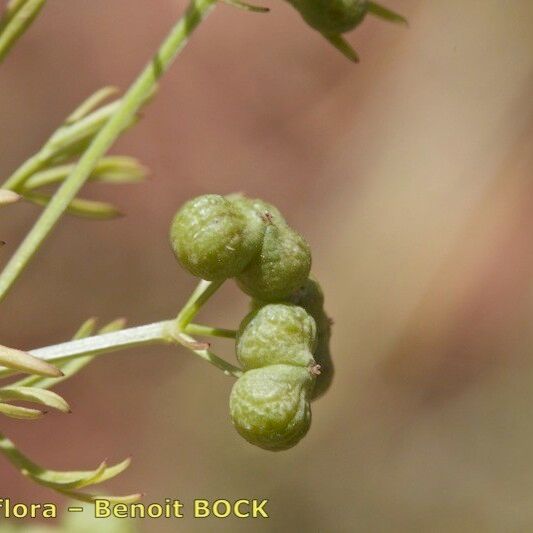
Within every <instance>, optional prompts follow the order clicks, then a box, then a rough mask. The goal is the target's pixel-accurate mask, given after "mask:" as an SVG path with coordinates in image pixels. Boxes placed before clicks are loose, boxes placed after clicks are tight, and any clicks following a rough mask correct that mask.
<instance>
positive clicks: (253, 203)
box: [226, 194, 287, 226]
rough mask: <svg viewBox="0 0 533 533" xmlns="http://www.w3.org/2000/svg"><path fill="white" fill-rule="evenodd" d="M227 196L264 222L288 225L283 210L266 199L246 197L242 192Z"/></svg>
mask: <svg viewBox="0 0 533 533" xmlns="http://www.w3.org/2000/svg"><path fill="white" fill-rule="evenodd" d="M226 198H227V199H228V200H230V201H231V202H233V203H234V204H236V205H238V206H239V207H240V208H241V209H242V210H244V211H247V212H248V214H249V215H250V216H252V215H253V216H256V217H259V218H260V219H261V221H262V222H266V223H274V224H276V225H282V226H286V225H287V222H286V221H285V218H284V217H283V215H282V214H281V211H280V210H279V209H278V208H277V207H274V206H273V205H272V204H269V203H268V202H265V201H264V200H261V199H259V198H246V196H243V195H242V194H230V195H228V196H226Z"/></svg>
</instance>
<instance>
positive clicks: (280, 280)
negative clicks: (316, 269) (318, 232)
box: [237, 224, 311, 302]
mask: <svg viewBox="0 0 533 533" xmlns="http://www.w3.org/2000/svg"><path fill="white" fill-rule="evenodd" d="M310 271H311V251H310V249H309V245H308V244H307V242H306V241H305V240H304V238H303V237H302V236H301V235H300V234H299V233H297V232H296V231H294V230H292V229H291V228H289V227H288V226H281V225H277V224H268V225H267V227H266V230H265V235H264V238H263V244H262V246H261V249H260V252H259V253H258V254H257V255H256V256H255V257H254V258H253V259H252V260H251V261H250V263H249V264H248V266H247V267H246V269H245V270H243V271H242V272H241V273H240V274H239V275H238V276H237V283H238V285H239V287H240V288H241V289H242V290H243V291H244V292H245V293H247V294H249V295H250V296H252V297H254V298H258V299H260V300H264V301H267V302H277V301H282V300H284V299H286V298H288V297H289V296H290V295H291V294H292V292H294V291H295V290H296V289H297V288H298V287H299V286H300V285H302V284H303V283H304V282H305V280H306V279H307V277H308V276H309V272H310Z"/></svg>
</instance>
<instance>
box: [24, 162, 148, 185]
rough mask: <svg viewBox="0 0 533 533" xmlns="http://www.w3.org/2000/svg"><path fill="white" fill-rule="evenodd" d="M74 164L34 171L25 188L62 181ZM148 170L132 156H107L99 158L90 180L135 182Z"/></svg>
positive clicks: (146, 173)
mask: <svg viewBox="0 0 533 533" xmlns="http://www.w3.org/2000/svg"><path fill="white" fill-rule="evenodd" d="M75 166H76V165H75V164H69V165H58V166H55V167H51V168H48V169H46V170H42V171H41V172H37V173H35V174H34V175H33V176H31V177H30V178H29V179H28V180H27V181H26V182H25V183H24V188H25V189H29V190H32V189H38V188H39V187H44V186H45V185H52V184H55V183H61V182H62V181H64V180H65V179H66V178H67V177H68V176H69V175H70V173H71V172H72V171H73V170H74V168H75ZM147 175H148V170H147V169H146V168H145V167H143V166H142V165H141V164H140V163H139V161H137V160H136V159H134V158H133V157H126V156H109V157H104V158H103V159H101V160H100V161H99V162H98V164H97V165H96V167H95V168H94V170H93V171H92V173H91V175H90V176H89V180H90V181H101V182H104V183H112V184H115V183H118V184H120V183H137V182H140V181H143V180H144V179H146V176H147Z"/></svg>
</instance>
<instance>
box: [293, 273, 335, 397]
mask: <svg viewBox="0 0 533 533" xmlns="http://www.w3.org/2000/svg"><path fill="white" fill-rule="evenodd" d="M290 301H291V302H292V303H294V304H296V305H299V306H301V307H303V308H304V309H305V310H306V311H307V312H308V313H309V314H310V315H311V316H312V317H313V318H314V319H315V323H316V327H317V344H316V348H315V351H314V352H313V354H314V358H315V361H316V364H317V365H320V375H319V376H318V377H317V380H316V384H315V388H314V389H313V392H312V395H311V399H312V400H316V399H317V398H319V397H320V396H322V395H323V394H324V393H325V392H326V391H327V390H328V389H329V387H330V385H331V382H332V381H333V375H334V373H335V370H334V366H333V361H332V359H331V352H330V348H329V341H330V338H331V319H330V318H329V317H328V315H327V314H326V312H325V311H324V293H323V292H322V288H321V287H320V285H319V283H318V282H317V281H315V280H314V279H308V280H307V281H306V282H305V284H304V285H302V287H300V288H299V289H298V290H297V291H295V292H294V294H293V295H292V296H291V298H290Z"/></svg>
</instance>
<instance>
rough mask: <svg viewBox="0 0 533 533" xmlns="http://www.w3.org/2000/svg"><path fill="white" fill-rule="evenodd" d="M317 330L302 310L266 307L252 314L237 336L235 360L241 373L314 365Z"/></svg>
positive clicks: (284, 305) (246, 319)
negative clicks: (277, 365) (278, 365)
mask: <svg viewBox="0 0 533 533" xmlns="http://www.w3.org/2000/svg"><path fill="white" fill-rule="evenodd" d="M316 342H317V328H316V324H315V320H314V319H313V317H312V316H311V315H310V314H309V313H307V312H306V311H305V310H304V309H303V308H302V307H298V306H296V305H290V304H268V305H265V306H263V307H261V308H260V309H258V310H256V311H252V312H251V313H250V314H249V315H248V316H246V317H245V319H244V320H243V321H242V323H241V326H240V328H239V331H238V332H237V341H236V350H237V358H238V360H239V362H240V363H241V365H242V366H243V368H244V369H245V370H249V369H251V368H261V367H264V366H268V365H274V364H287V365H295V366H301V367H304V368H311V367H313V366H314V365H315V360H314V358H313V351H314V350H315V348H316Z"/></svg>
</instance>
